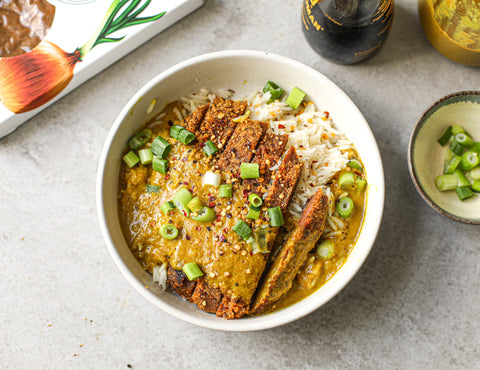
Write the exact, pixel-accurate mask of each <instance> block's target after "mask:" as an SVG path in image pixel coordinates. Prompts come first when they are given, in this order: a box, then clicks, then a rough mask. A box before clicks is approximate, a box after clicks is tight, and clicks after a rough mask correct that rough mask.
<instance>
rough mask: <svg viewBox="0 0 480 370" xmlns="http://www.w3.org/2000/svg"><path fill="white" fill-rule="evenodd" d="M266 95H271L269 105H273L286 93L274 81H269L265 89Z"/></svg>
mask: <svg viewBox="0 0 480 370" xmlns="http://www.w3.org/2000/svg"><path fill="white" fill-rule="evenodd" d="M263 92H264V93H270V99H268V101H267V104H270V103H273V102H274V101H275V100H277V99H280V98H281V97H282V95H283V93H284V92H285V90H283V89H282V88H281V87H279V86H278V85H277V84H276V83H274V82H272V81H267V83H266V84H265V86H264V87H263Z"/></svg>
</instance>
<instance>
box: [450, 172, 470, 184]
mask: <svg viewBox="0 0 480 370" xmlns="http://www.w3.org/2000/svg"><path fill="white" fill-rule="evenodd" d="M453 175H455V176H456V178H457V186H470V181H468V179H467V178H466V177H465V175H464V174H463V172H462V171H460V170H455V171H453Z"/></svg>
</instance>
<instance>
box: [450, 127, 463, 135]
mask: <svg viewBox="0 0 480 370" xmlns="http://www.w3.org/2000/svg"><path fill="white" fill-rule="evenodd" d="M464 132H465V130H464V129H463V127H462V126H460V125H453V126H452V135H454V136H455V135H456V134H461V133H464Z"/></svg>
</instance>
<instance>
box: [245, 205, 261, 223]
mask: <svg viewBox="0 0 480 370" xmlns="http://www.w3.org/2000/svg"><path fill="white" fill-rule="evenodd" d="M258 217H260V208H257V207H253V206H250V207H248V213H247V218H251V219H252V220H256V219H257V218H258Z"/></svg>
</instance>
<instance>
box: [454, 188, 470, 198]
mask: <svg viewBox="0 0 480 370" xmlns="http://www.w3.org/2000/svg"><path fill="white" fill-rule="evenodd" d="M455 193H457V196H458V198H459V199H460V200H465V199H468V198H471V197H473V192H472V189H470V186H459V187H458V188H456V189H455Z"/></svg>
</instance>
